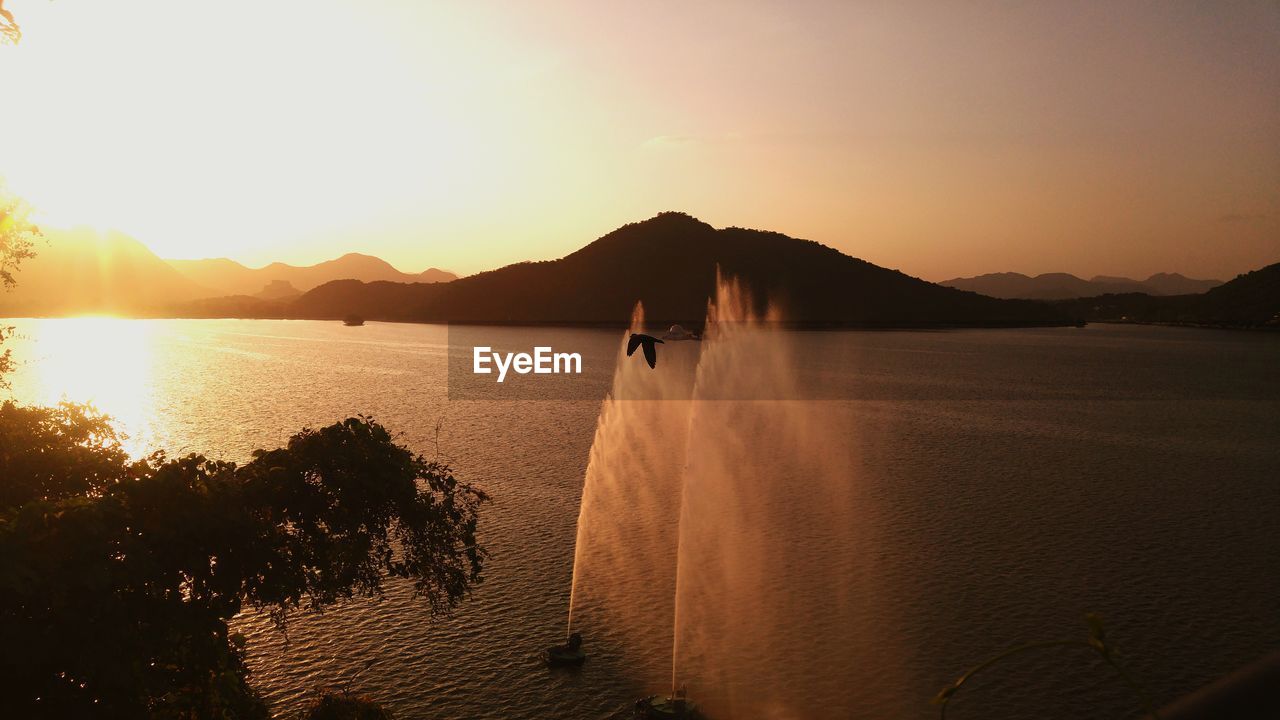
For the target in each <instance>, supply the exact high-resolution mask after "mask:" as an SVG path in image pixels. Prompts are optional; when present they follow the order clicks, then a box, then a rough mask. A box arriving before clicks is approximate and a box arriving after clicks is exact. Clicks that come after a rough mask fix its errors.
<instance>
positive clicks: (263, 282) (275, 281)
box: [167, 253, 458, 299]
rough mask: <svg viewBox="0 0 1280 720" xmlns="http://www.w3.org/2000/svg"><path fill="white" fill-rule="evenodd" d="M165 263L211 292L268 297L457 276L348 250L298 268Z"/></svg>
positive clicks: (446, 279) (214, 261) (225, 261)
mask: <svg viewBox="0 0 1280 720" xmlns="http://www.w3.org/2000/svg"><path fill="white" fill-rule="evenodd" d="M167 262H168V263H169V265H171V266H172V267H173V268H174V269H176V270H177V271H178V272H180V273H182V274H183V275H184V276H185V277H187V278H188V279H190V280H191V281H192V282H194V283H195V284H197V285H200V286H202V287H206V288H211V289H213V290H215V291H216V292H215V293H213V294H215V295H261V296H262V297H266V298H268V299H280V298H281V297H286V296H288V295H289V294H290V293H289V292H288V291H289V288H292V290H293V294H302V293H304V292H306V291H308V290H310V289H311V288H314V287H316V286H318V285H323V284H325V283H327V282H331V281H333V280H362V281H364V282H377V281H382V280H385V281H389V282H405V283H408V282H424V283H437V282H449V281H451V280H456V279H457V277H458V276H457V275H454V274H453V273H451V272H448V271H446V270H438V269H436V268H431V269H429V270H425V271H423V272H421V273H418V274H417V275H411V274H409V273H404V272H400V271H399V270H397V269H395V268H394V267H392V266H391V264H390V263H388V262H387V261H385V260H382V259H381V258H376V257H373V256H372V255H361V254H359V253H348V254H346V255H343V256H342V257H340V258H338V259H336V260H329V261H326V262H322V263H318V264H316V265H305V266H301V267H299V266H295V265H286V264H284V263H279V262H276V263H271V264H270V265H267V266H266V267H261V268H249V267H245V266H244V265H241V264H240V263H238V262H236V261H234V260H228V259H226V258H217V259H210V260H168V261H167ZM282 283H283V284H282ZM268 286H270V288H268Z"/></svg>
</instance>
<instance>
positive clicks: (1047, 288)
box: [938, 272, 1222, 300]
mask: <svg viewBox="0 0 1280 720" xmlns="http://www.w3.org/2000/svg"><path fill="white" fill-rule="evenodd" d="M938 284H939V285H946V286H947V287H953V288H956V289H957V290H970V291H973V292H976V293H981V294H983V295H990V296H991V297H997V298H1022V299H1026V300H1070V299H1073V298H1084V297H1098V296H1100V295H1121V294H1128V293H1143V294H1146V295H1190V294H1192V293H1202V292H1204V291H1206V290H1208V289H1210V288H1213V287H1217V286H1218V285H1221V284H1222V282H1221V281H1219V280H1194V279H1192V278H1188V277H1184V276H1182V275H1179V274H1177V273H1156V274H1155V275H1152V276H1151V277H1149V278H1147V279H1146V280H1134V279H1132V278H1126V277H1112V276H1107V275H1095V276H1094V277H1093V279H1091V280H1084V279H1081V278H1078V277H1076V276H1075V275H1071V274H1070V273H1044V274H1043V275H1036V276H1035V277H1030V276H1027V275H1023V274H1022V273H1014V272H1004V273H988V274H986V275H978V276H976V277H969V278H954V279H951V280H944V281H942V282H941V283H938Z"/></svg>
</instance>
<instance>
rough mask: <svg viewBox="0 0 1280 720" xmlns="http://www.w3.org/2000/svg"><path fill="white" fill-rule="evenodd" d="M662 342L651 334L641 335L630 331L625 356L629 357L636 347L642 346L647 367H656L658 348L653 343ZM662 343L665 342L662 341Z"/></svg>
mask: <svg viewBox="0 0 1280 720" xmlns="http://www.w3.org/2000/svg"><path fill="white" fill-rule="evenodd" d="M660 342H662V341H661V340H659V339H658V338H656V337H653V336H652V335H641V334H640V333H631V338H630V339H629V340H627V357H631V355H632V354H633V353H635V351H636V348H638V347H640V346H641V345H643V346H644V359H645V360H646V361H648V363H649V367H651V368H652V367H657V365H658V348H657V346H656V345H654V343H660ZM663 344H664V345H665V344H666V343H663Z"/></svg>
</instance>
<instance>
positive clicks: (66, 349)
mask: <svg viewBox="0 0 1280 720" xmlns="http://www.w3.org/2000/svg"><path fill="white" fill-rule="evenodd" d="M154 329H155V324H154V322H153V321H148V320H124V319H120V318H114V317H107V316H85V317H75V318H64V319H56V320H54V319H50V320H41V321H39V322H38V323H34V324H32V325H30V326H29V327H24V328H22V330H21V333H22V334H23V335H26V336H27V337H26V338H24V339H25V340H26V342H24V343H22V345H20V346H19V347H22V348H23V350H24V352H23V357H20V358H19V359H20V361H21V362H22V365H21V366H20V369H19V376H18V377H17V378H15V380H17V381H18V383H20V384H22V385H27V386H28V387H26V388H16V389H19V390H22V391H23V392H22V393H21V394H22V395H25V396H29V397H32V399H33V400H35V401H36V404H45V405H49V404H54V403H58V402H62V401H69V402H76V403H89V404H92V405H93V406H94V407H96V408H97V409H98V410H99V411H101V412H103V413H106V414H107V415H110V416H111V417H112V418H113V419H114V420H115V425H116V427H117V428H118V429H120V430H121V431H123V432H124V433H126V434H127V435H128V437H127V438H126V441H125V446H126V449H127V450H128V451H129V453H130V454H131V455H134V456H135V457H136V456H138V455H141V454H142V453H143V452H145V451H146V449H147V448H146V438H147V437H149V436H150V434H151V433H150V423H151V422H152V421H153V420H154V418H155V412H154V408H153V407H152V405H153V402H154V398H153V390H154V383H153V382H152V381H151V379H152V371H153V367H152V366H153V363H154V359H155V358H154V347H153V346H154V342H153V332H154ZM24 346H25V347H24Z"/></svg>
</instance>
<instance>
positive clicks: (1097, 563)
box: [11, 319, 1280, 720]
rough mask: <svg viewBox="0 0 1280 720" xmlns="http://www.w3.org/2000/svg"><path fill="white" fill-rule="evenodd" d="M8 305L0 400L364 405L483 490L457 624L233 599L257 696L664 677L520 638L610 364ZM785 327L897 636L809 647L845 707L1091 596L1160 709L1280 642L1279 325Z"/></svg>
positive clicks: (615, 706)
mask: <svg viewBox="0 0 1280 720" xmlns="http://www.w3.org/2000/svg"><path fill="white" fill-rule="evenodd" d="M11 324H14V325H16V326H17V328H18V336H17V337H16V338H15V339H14V340H13V341H12V344H11V346H12V347H13V348H14V351H15V354H16V356H17V358H18V359H19V361H21V362H23V363H24V365H23V366H22V367H21V368H20V369H19V371H18V372H17V373H16V375H15V376H14V377H13V394H14V395H15V397H16V398H17V399H18V400H19V401H21V402H27V403H49V402H56V401H57V400H59V399H62V398H66V399H70V400H77V401H87V400H92V401H94V402H95V403H96V404H97V405H98V406H99V407H100V408H101V409H103V410H104V411H106V412H108V413H110V414H112V415H114V416H115V417H116V418H117V419H118V421H119V424H120V425H121V426H122V428H123V429H124V430H125V431H126V432H127V433H128V434H129V440H128V443H129V447H130V449H131V451H133V452H135V453H138V454H141V453H143V452H147V451H150V450H152V449H159V448H163V449H165V450H167V451H168V452H169V453H170V454H183V453H188V452H199V453H203V454H206V455H208V456H210V457H216V458H222V459H229V460H238V461H243V460H246V459H248V457H249V454H250V452H251V451H252V450H253V449H255V448H259V447H274V446H276V445H279V444H281V443H283V442H284V441H285V440H286V439H287V438H288V437H289V435H290V434H292V433H293V432H296V431H297V430H298V429H299V428H301V427H303V426H318V425H322V424H327V423H331V422H333V421H335V420H338V419H340V418H342V417H346V416H349V415H352V414H356V413H364V414H368V415H372V416H374V417H375V418H376V419H378V420H379V421H381V422H383V423H384V424H386V425H388V426H389V427H391V428H392V429H393V430H396V431H398V432H400V433H402V439H403V442H404V443H406V444H407V445H409V446H410V447H412V448H414V449H415V450H417V451H419V452H422V453H424V454H427V455H436V454H439V455H441V456H444V457H446V458H448V459H449V460H451V461H452V462H453V463H454V464H455V465H456V467H457V469H458V471H459V473H460V474H461V475H462V476H465V477H466V478H468V479H470V480H472V481H475V482H477V483H479V484H481V485H482V486H483V487H484V488H485V489H486V490H488V491H489V492H490V493H491V494H492V496H493V498H494V502H493V503H492V504H491V505H489V506H488V507H487V508H486V509H485V514H484V517H483V528H484V536H485V542H486V544H487V545H488V547H489V549H490V550H491V552H492V558H491V560H490V564H489V566H488V571H487V580H486V582H485V583H484V584H483V585H481V586H479V587H478V588H477V589H476V592H475V593H474V595H473V596H472V597H471V599H470V600H469V601H467V602H466V603H465V604H464V605H463V606H462V607H461V608H460V609H459V610H458V612H456V613H455V614H454V615H453V616H451V617H449V618H444V619H435V620H433V619H432V618H430V617H429V615H428V614H427V613H426V612H425V609H424V607H423V606H422V605H421V604H420V603H417V602H415V601H414V600H413V599H412V597H411V595H410V593H409V591H408V588H406V587H405V586H403V585H399V584H393V585H392V586H391V587H390V590H389V592H388V594H387V597H386V598H385V599H384V600H382V601H381V602H376V603H373V602H363V601H360V602H352V603H350V604H348V605H345V606H342V607H339V608H336V609H334V610H331V611H329V612H326V613H325V614H323V615H320V616H307V615H300V616H297V617H295V618H294V620H293V621H292V623H291V625H290V628H289V634H288V638H287V639H286V638H285V637H284V636H283V635H282V634H280V633H279V632H277V631H276V630H275V629H274V628H272V627H271V625H270V624H269V623H268V622H266V621H265V620H264V619H263V618H259V617H243V618H241V619H240V620H239V621H238V625H239V626H240V629H241V630H242V631H243V632H245V633H246V634H247V635H248V637H249V638H250V645H249V650H250V664H251V667H252V668H253V671H254V680H253V681H254V683H255V684H256V686H257V687H259V688H260V689H261V690H262V691H263V693H264V694H265V695H266V697H267V698H268V699H269V701H270V702H271V703H272V706H273V708H274V710H275V712H276V714H277V715H278V716H280V717H292V716H294V715H296V713H297V711H298V709H299V708H300V707H301V706H302V705H303V704H304V703H305V701H306V699H307V698H308V696H309V694H310V693H311V692H312V691H313V690H314V689H315V688H317V687H319V686H322V685H333V684H341V683H343V682H345V681H347V680H348V679H351V678H354V679H353V681H352V682H353V686H354V687H356V688H359V689H361V690H363V691H365V692H368V693H370V694H372V695H373V696H375V697H377V698H379V699H381V700H384V701H386V702H388V703H389V704H390V705H391V706H392V707H393V708H394V709H395V710H396V711H397V712H398V713H399V716H401V717H407V718H484V719H490V718H492V719H495V720H496V719H497V718H550V717H572V718H612V717H625V716H627V715H628V713H629V708H630V705H631V702H632V701H633V700H634V699H635V698H636V697H638V696H640V695H642V694H648V693H650V692H659V691H663V690H665V688H661V687H648V686H645V685H644V683H643V682H641V681H639V680H637V679H636V678H637V677H640V676H641V674H640V673H637V672H635V671H634V669H635V668H636V667H637V666H638V665H639V664H649V665H651V664H653V663H664V662H667V661H668V659H666V658H631V657H628V655H627V648H622V647H616V646H611V645H610V643H609V641H608V637H609V633H608V630H607V629H600V630H599V632H598V636H599V639H598V641H597V644H596V645H595V646H593V647H589V649H592V650H594V654H593V656H592V659H591V661H589V662H588V663H587V664H586V665H585V666H584V667H583V668H582V669H581V670H580V671H573V672H558V671H548V670H547V669H546V668H544V667H542V666H541V665H540V664H539V662H538V660H537V658H536V653H537V651H538V649H539V648H541V647H542V646H544V645H546V644H549V643H550V642H552V641H555V640H557V639H558V638H559V636H560V635H561V634H562V633H563V629H564V623H565V614H566V611H567V606H568V592H569V586H570V578H571V575H572V560H573V552H574V547H573V544H574V536H575V523H576V521H577V515H578V503H579V499H580V495H581V489H582V481H583V476H584V472H585V469H586V463H587V458H588V451H589V449H590V445H591V441H592V436H593V432H594V429H595V422H596V418H597V414H598V412H599V410H600V400H601V398H602V397H603V395H604V393H605V392H606V390H607V388H608V386H609V381H610V378H611V376H612V370H613V368H612V367H611V366H608V364H607V363H589V364H588V366H587V368H586V371H587V374H586V375H585V376H584V377H582V378H576V379H575V380H574V385H573V387H574V390H573V391H572V392H569V393H565V392H563V391H561V392H558V393H557V397H558V398H560V399H557V400H554V401H540V402H506V401H501V400H494V401H483V400H452V401H451V400H449V399H448V392H447V385H446V377H445V368H446V359H447V354H448V352H449V351H450V349H449V345H448V331H447V330H446V328H444V327H441V326H430V325H394V324H379V323H372V324H369V325H366V326H364V327H361V328H345V327H342V326H340V325H338V324H336V323H316V322H298V321H240V320H218V321H117V320H103V319H76V320H16V321H12V322H11ZM494 332H495V333H497V334H499V336H500V342H506V343H508V344H510V345H512V346H516V347H526V348H527V347H531V346H532V345H534V344H535V341H536V344H551V345H553V346H555V347H557V349H560V348H574V349H577V348H579V347H581V348H587V349H589V350H590V352H591V353H592V357H612V352H613V348H614V347H615V346H616V343H617V342H618V340H619V335H618V334H617V333H612V332H603V331H592V330H546V329H539V330H528V329H500V330H494ZM799 341H800V342H801V344H802V347H803V348H805V349H806V350H807V352H806V357H807V358H808V359H807V361H806V364H805V367H804V368H803V372H804V373H805V374H806V376H807V377H806V378H805V380H806V381H807V382H808V383H809V385H810V386H811V388H813V392H814V397H819V396H821V397H823V398H826V399H824V400H822V402H827V403H829V404H830V407H831V408H833V410H832V411H833V412H838V413H841V414H846V413H847V417H848V418H850V419H852V420H855V421H856V422H855V423H854V427H857V428H858V430H857V431H856V432H855V433H854V434H853V435H852V436H851V437H849V438H848V442H849V443H850V444H851V445H852V446H853V447H854V448H855V449H856V451H857V455H858V458H859V468H860V469H859V472H858V473H857V476H855V477H851V478H849V480H848V481H849V482H850V483H856V484H857V489H858V493H857V497H858V498H859V502H861V503H862V504H863V505H862V506H861V507H859V508H858V511H857V513H856V517H853V516H851V518H850V522H858V523H862V524H865V525H867V532H864V533H859V537H866V538H868V539H869V540H868V546H867V547H859V548H844V549H841V551H842V552H854V553H858V554H859V555H860V556H862V557H863V558H864V559H866V560H867V561H868V562H873V563H874V564H875V566H876V568H877V572H876V577H877V578H879V581H878V583H877V586H876V587H852V588H847V587H839V588H837V587H832V588H830V589H829V591H830V592H831V593H832V594H833V597H834V596H836V595H841V596H845V597H847V596H849V595H868V596H874V597H876V598H877V602H876V603H874V606H875V607H878V608H882V609H883V610H882V611H883V612H884V617H867V618H864V619H863V620H861V621H860V622H865V623H867V625H868V627H871V626H872V625H873V624H874V625H875V626H876V627H877V628H879V629H881V631H882V634H885V633H883V628H884V627H891V628H892V632H891V633H887V637H888V639H887V640H886V641H884V643H885V644H884V647H883V649H882V650H883V658H884V663H883V664H882V665H881V664H877V663H869V664H868V666H866V667H856V668H844V667H832V668H831V669H830V672H831V673H832V674H833V675H844V676H847V677H848V679H849V682H850V683H857V684H858V685H859V686H860V687H862V688H865V692H862V693H860V697H865V698H866V706H865V707H864V708H863V709H862V712H860V713H859V715H858V716H859V717H867V718H926V717H932V716H934V709H933V708H931V707H930V706H929V704H928V700H929V699H930V698H931V697H932V695H933V694H934V693H935V692H936V691H937V690H938V689H939V688H940V687H941V686H942V685H944V684H945V683H947V682H948V681H950V680H951V679H953V678H954V677H955V676H956V675H958V674H959V673H960V672H961V671H963V670H964V669H965V668H966V667H967V666H969V665H971V664H974V663H976V662H978V661H980V660H982V659H984V658H985V657H986V656H987V655H989V654H991V653H993V652H996V651H998V650H1000V649H1002V648H1004V647H1007V646H1009V645H1011V644H1015V643H1017V642H1021V641H1024V640H1030V639H1054V638H1059V637H1065V638H1071V637H1082V636H1083V628H1082V623H1081V621H1080V618H1081V616H1082V615H1083V613H1085V612H1089V611H1097V612H1101V613H1103V614H1104V615H1105V616H1106V617H1107V618H1109V622H1110V630H1111V633H1112V635H1113V636H1114V638H1115V639H1116V641H1117V642H1118V643H1119V645H1120V646H1121V647H1122V649H1123V650H1124V651H1125V654H1126V657H1127V659H1128V661H1129V664H1130V666H1131V668H1132V669H1133V671H1134V672H1135V674H1137V675H1138V676H1139V677H1140V678H1142V679H1143V680H1144V681H1145V682H1146V684H1147V685H1148V687H1149V688H1150V690H1151V692H1152V694H1153V695H1155V697H1156V698H1157V699H1158V700H1160V701H1162V702H1163V701H1168V700H1170V699H1172V698H1173V697H1175V696H1176V695H1178V694H1179V693H1182V692H1185V691H1187V690H1190V689H1192V688H1194V687H1196V686H1198V685H1200V684H1202V683H1204V682H1206V681H1208V680H1210V679H1212V678H1214V677H1216V676H1218V675H1221V674H1222V673H1224V672H1227V671H1229V670H1231V669H1233V668H1234V667H1236V666H1238V665H1240V664H1242V663H1245V662H1248V661H1250V660H1252V659H1254V658H1256V657H1258V656H1260V655H1262V654H1263V653H1265V652H1266V651H1267V650H1269V649H1273V648H1276V647H1280V602H1278V600H1277V599H1278V598H1280V574H1278V573H1277V572H1276V570H1275V568H1277V567H1280V523H1278V522H1277V517H1280V484H1278V481H1277V478H1280V451H1278V450H1277V447H1280V444H1278V443H1277V441H1278V440H1280V432H1278V430H1280V337H1277V336H1276V335H1261V334H1250V333H1229V332H1219V331H1209V330H1192V329H1175V328H1144V327H1122V326H1091V327H1088V328H1084V329H1045V330H982V331H978V330H975V331H959V332H867V333H815V334H805V335H804V336H803V337H801V338H799ZM495 344H496V343H495ZM814 571H815V572H816V573H820V572H822V568H815V570H814ZM819 585H820V584H819ZM809 591H810V592H811V591H812V590H809ZM812 604H813V603H808V604H807V605H809V606H812ZM797 626H798V627H801V628H804V629H805V630H804V631H803V632H802V633H800V634H799V635H798V636H797V637H796V638H795V642H796V643H800V644H803V643H804V642H805V633H813V634H814V636H817V635H819V634H827V633H832V632H839V633H847V632H851V631H852V632H857V628H852V629H850V628H830V627H825V626H824V618H823V617H821V616H815V617H811V618H799V619H798V620H797ZM744 631H745V632H749V631H750V629H749V628H744ZM588 635H589V637H588V643H589V644H590V643H591V642H592V638H591V636H590V631H588ZM369 660H372V661H374V664H373V665H372V666H371V667H370V668H369V669H368V670H365V671H363V672H360V669H361V668H362V667H363V666H364V665H365V664H366V661H369ZM1134 707H1135V705H1134V704H1133V702H1132V699H1131V698H1130V697H1129V696H1128V695H1127V694H1126V692H1125V690H1124V689H1123V688H1122V687H1121V686H1119V685H1118V684H1117V683H1115V682H1114V681H1113V679H1112V678H1111V677H1109V676H1108V675H1107V674H1106V671H1105V670H1104V669H1102V668H1099V667H1096V666H1095V665H1094V664H1093V663H1092V662H1091V661H1090V659H1089V658H1088V657H1087V656H1081V655H1071V654H1065V655H1042V656H1029V657H1026V658H1025V659H1023V660H1020V661H1015V662H1011V663H1010V664H1009V665H1007V666H1004V667H1003V668H996V669H993V670H992V671H990V674H989V675H988V676H987V678H986V679H985V680H983V681H982V682H975V684H974V685H973V686H972V687H967V688H966V690H965V691H964V692H963V693H962V694H961V695H960V696H959V697H958V699H957V700H956V702H955V704H954V705H953V706H952V709H953V712H954V715H951V716H953V717H956V718H1002V717H1008V718H1015V717H1016V718H1022V717H1032V716H1035V717H1063V718H1070V717H1090V718H1096V717H1125V716H1131V715H1133V714H1134V713H1133V708H1134Z"/></svg>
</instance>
